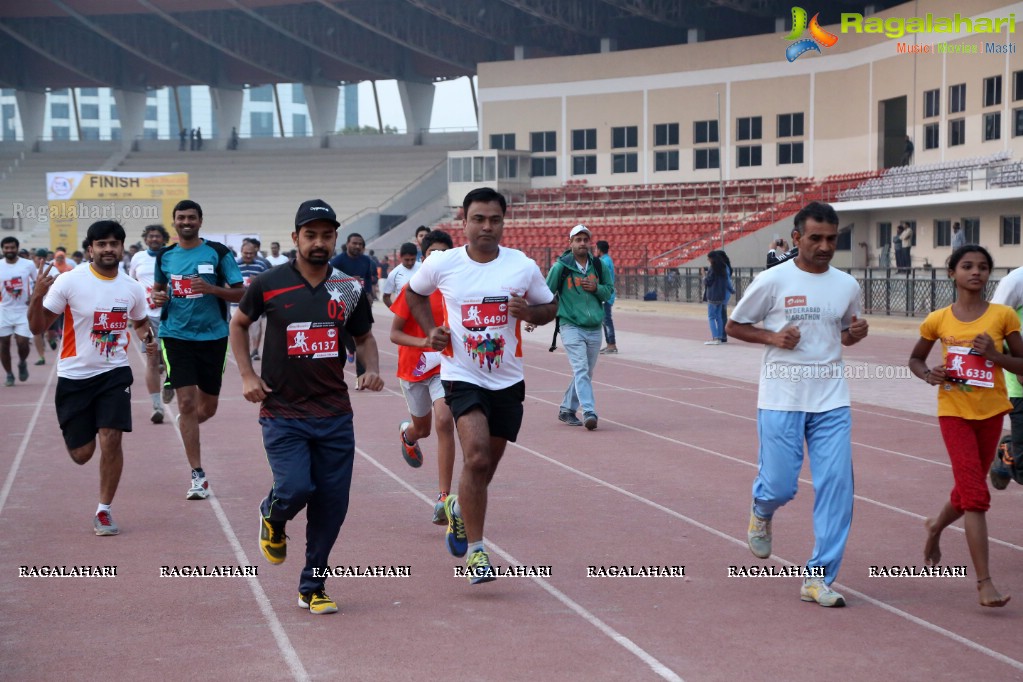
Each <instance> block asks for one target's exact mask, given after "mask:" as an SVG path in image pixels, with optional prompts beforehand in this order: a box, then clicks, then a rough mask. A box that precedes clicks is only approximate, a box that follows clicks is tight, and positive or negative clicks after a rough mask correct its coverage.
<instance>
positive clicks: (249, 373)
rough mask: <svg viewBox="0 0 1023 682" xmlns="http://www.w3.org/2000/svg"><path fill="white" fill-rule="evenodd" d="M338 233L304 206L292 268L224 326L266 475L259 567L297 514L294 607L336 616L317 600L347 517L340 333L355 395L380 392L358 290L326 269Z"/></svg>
mask: <svg viewBox="0 0 1023 682" xmlns="http://www.w3.org/2000/svg"><path fill="white" fill-rule="evenodd" d="M338 225H339V223H338V221H337V217H336V216H335V215H334V210H333V209H332V208H331V207H330V206H329V205H328V204H327V203H326V202H324V201H322V200H320V199H312V200H310V201H306V202H303V203H302V205H301V206H299V208H298V213H297V214H296V216H295V231H294V232H293V233H292V239H293V240H294V242H295V246H296V248H297V250H298V254H297V256H296V257H295V260H294V261H293V262H291V263H289V264H287V265H282V266H280V267H276V268H273V269H272V270H270V271H268V272H265V273H263V274H261V275H259V276H258V277H256V279H255V280H253V282H252V283H251V284H250V285H249V288H248V290H247V291H246V292H245V296H244V297H243V298H242V300H241V303H240V304H239V306H238V312H237V313H235V315H234V317H233V318H232V319H231V348H232V350H233V351H234V356H235V358H237V360H238V370H239V372H240V373H241V376H242V391H243V393H244V395H245V398H246V400H249V401H251V402H262V406H261V408H260V411H259V423H260V424H261V425H262V427H263V447H264V448H265V449H266V457H267V461H268V462H269V463H270V470H271V471H272V472H273V487H272V488H271V489H270V493H269V495H267V497H266V498H265V499H264V500H263V501H262V503H260V506H259V510H260V513H259V517H260V518H259V547H260V550H261V551H262V552H263V556H265V557H266V559H267V561H269V562H270V563H272V564H280V563H282V562H283V561H284V560H285V558H286V557H287V536H286V535H285V534H284V529H285V524H287V522H288V521H291V520H292V519H293V518H295V516H296V515H297V514H298V513H299V512H300V511H301V510H302V508H303V507H305V510H306V561H305V567H304V568H303V569H302V576H301V579H300V581H299V587H298V592H299V597H298V605H299V606H300V607H302V608H304V609H309V611H310V613H314V614H324V613H335V612H336V611H337V604H335V603H334V601H333V600H332V599H331V598H330V597H328V596H327V593H326V592H325V591H324V583H325V580H326V577H325V576H324V575H323V573H324V570H325V569H326V568H327V566H328V559H329V557H330V550H331V548H332V547H333V546H334V542H335V541H336V540H337V536H338V533H339V532H340V530H341V524H342V523H344V520H345V515H346V514H347V512H348V492H349V489H350V488H351V483H352V461H353V459H354V457H355V432H354V430H353V428H352V405H351V402H350V401H349V397H348V386H347V384H345V379H344V364H345V361H344V355H343V348H342V345H341V330H342V328H344V329H346V330H347V331H348V333H349V334H351V335H352V337H354V338H355V342H356V344H357V345H358V349H359V356H360V357H362V358H363V361H364V362H365V363H366V371H365V372H364V373H363V374H362V376H360V377H359V378H358V379H357V381H358V384H359V387H360V388H364V389H369V390H371V391H380V390H382V389H383V387H384V382H383V379H381V378H380V370H379V361H378V356H377V346H376V341H375V340H374V339H373V335H372V333H371V332H372V328H373V314H372V312H371V311H370V304H369V300H368V298H367V292H366V290H365V287H364V284H363V282H362V281H361V280H360V279H359V278H358V277H352V276H350V275H347V274H345V273H343V272H339V271H338V270H336V269H334V268H333V267H331V266H330V265H329V264H328V259H329V258H330V254H331V253H333V252H334V245H335V244H336V242H337V228H338ZM264 316H265V317H266V341H265V343H264V349H263V355H264V358H265V360H264V362H263V364H262V367H261V372H260V376H256V373H255V371H254V370H253V369H252V361H251V359H250V357H249V333H248V327H249V325H250V324H251V323H252V320H256V319H259V318H261V317H264Z"/></svg>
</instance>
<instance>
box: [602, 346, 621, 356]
mask: <svg viewBox="0 0 1023 682" xmlns="http://www.w3.org/2000/svg"><path fill="white" fill-rule="evenodd" d="M600 354H601V355H617V354H618V349H617V348H607V347H605V348H601V349H600Z"/></svg>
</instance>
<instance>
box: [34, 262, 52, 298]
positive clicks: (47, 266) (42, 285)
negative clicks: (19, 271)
mask: <svg viewBox="0 0 1023 682" xmlns="http://www.w3.org/2000/svg"><path fill="white" fill-rule="evenodd" d="M51 270H53V261H50V262H49V263H47V262H45V261H44V262H42V263H40V264H39V272H37V273H36V285H35V288H34V289H33V290H32V297H33V298H36V297H38V298H42V297H43V296H45V295H46V292H47V291H49V290H50V286H51V285H52V284H53V280H55V279H56V277H55V276H52V275H50V271H51Z"/></svg>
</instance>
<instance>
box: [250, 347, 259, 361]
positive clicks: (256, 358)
mask: <svg viewBox="0 0 1023 682" xmlns="http://www.w3.org/2000/svg"><path fill="white" fill-rule="evenodd" d="M250 357H251V358H252V361H253V362H259V351H258V350H254V351H252V355H251V356H250Z"/></svg>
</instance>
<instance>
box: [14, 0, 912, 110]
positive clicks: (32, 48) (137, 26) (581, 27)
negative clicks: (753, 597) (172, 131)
mask: <svg viewBox="0 0 1023 682" xmlns="http://www.w3.org/2000/svg"><path fill="white" fill-rule="evenodd" d="M827 4H828V8H827V13H826V14H825V16H822V17H821V20H822V23H834V22H837V21H838V18H839V14H840V13H841V12H843V11H858V10H861V6H860V4H859V3H854V2H846V1H843V0H832V1H831V2H829V3H827ZM895 4H898V3H896V2H891V1H886V0H878V1H876V2H873V3H872V5H873V6H874V7H875V8H877V9H881V8H884V7H890V6H892V5H895ZM791 7H792V0H784V1H782V0H315V1H309V0H33V1H32V2H22V1H7V2H2V3H0V86H4V87H11V88H17V89H25V90H42V89H45V88H55V89H56V88H65V87H101V86H106V87H114V88H122V89H126V90H143V89H146V88H155V87H161V86H167V85H201V84H205V85H211V86H214V87H222V88H236V87H239V86H242V85H246V84H264V83H281V82H293V83H307V84H311V85H328V84H338V83H351V82H358V81H363V80H377V79H391V78H395V79H399V80H406V81H418V82H431V81H435V80H443V79H449V78H457V77H459V76H465V75H471V74H474V73H475V72H476V65H477V64H478V63H480V62H487V61H500V60H506V59H512V58H513V56H514V54H515V48H516V47H517V46H521V47H522V49H523V54H524V56H525V57H526V58H531V57H544V56H554V55H573V54H586V53H592V52H597V51H599V50H600V48H601V40H602V39H604V38H607V39H610V40H611V41H613V45H614V49H617V50H628V49H636V48H643V47H655V46H660V45H672V44H679V43H685V42H686V37H687V33H688V31H689V30H690V29H697V30H698V31H700V32H701V37H700V39H701V40H715V39H720V38H733V37H737V36H743V35H754V34H759V33H771V32H774V30H775V20H776V19H777V18H783V17H784V18H787V17H789V13H790V11H791ZM828 15H831V16H828Z"/></svg>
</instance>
